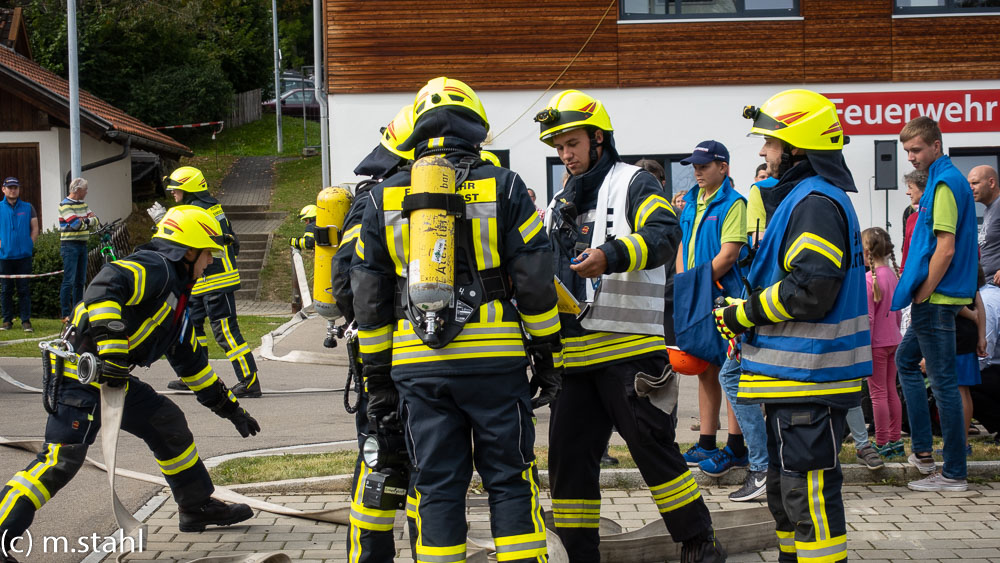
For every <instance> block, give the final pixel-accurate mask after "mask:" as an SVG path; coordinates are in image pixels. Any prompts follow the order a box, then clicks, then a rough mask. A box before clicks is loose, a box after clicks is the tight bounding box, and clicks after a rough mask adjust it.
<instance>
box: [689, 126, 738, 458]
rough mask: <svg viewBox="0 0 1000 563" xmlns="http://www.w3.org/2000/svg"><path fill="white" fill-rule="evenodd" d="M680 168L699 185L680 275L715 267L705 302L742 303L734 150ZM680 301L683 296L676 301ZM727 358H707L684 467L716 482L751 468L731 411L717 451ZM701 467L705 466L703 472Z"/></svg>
mask: <svg viewBox="0 0 1000 563" xmlns="http://www.w3.org/2000/svg"><path fill="white" fill-rule="evenodd" d="M681 164H682V165H684V166H687V165H692V166H694V177H695V180H696V181H697V182H698V183H697V185H695V186H693V187H692V188H691V189H690V190H689V191H688V193H687V195H685V196H684V199H685V200H686V202H687V205H685V206H684V211H682V212H681V215H680V223H681V232H682V233H683V239H682V242H681V247H680V249H679V250H678V252H677V259H676V269H677V272H678V273H680V272H687V271H688V270H692V269H695V268H696V267H698V266H701V265H702V264H705V263H706V262H710V263H711V265H710V266H709V267H710V268H711V272H712V281H713V282H715V285H713V290H712V294H711V295H710V296H709V295H702V296H700V297H701V298H710V299H712V301H713V302H714V301H715V299H716V298H718V297H739V296H740V295H741V294H742V293H743V283H742V281H741V279H740V269H739V266H738V265H737V264H736V262H737V260H738V259H739V256H740V250H742V249H743V245H745V244H746V241H747V236H746V205H747V204H746V199H744V198H743V196H741V195H740V194H739V193H737V192H736V190H734V189H733V186H732V182H731V181H730V180H729V150H728V149H726V147H725V145H723V144H722V143H720V142H718V141H712V140H709V141H703V142H701V143H699V144H698V146H697V147H695V149H694V152H692V154H691V156H689V157H687V158H685V159H684V160H682V161H681ZM676 291H677V289H676V286H675V292H676ZM677 297H680V295H679V294H678V295H676V296H675V299H676V298H677ZM724 356H725V355H723V360H719V359H717V358H711V357H707V356H706V357H703V358H702V359H704V360H707V361H709V362H711V363H710V364H709V366H708V368H706V369H705V371H704V372H702V373H700V374H698V414H699V418H700V429H699V431H700V435H699V437H698V443H697V444H695V445H693V446H691V448H690V449H688V451H687V452H685V453H684V461H686V462H687V464H688V465H689V466H695V465H699V466H700V467H701V468H702V471H705V472H707V473H708V474H710V475H713V476H719V475H722V474H724V473H726V472H727V471H729V470H730V469H731V468H733V467H736V466H739V467H744V466H747V465H748V464H749V461H748V459H747V448H746V444H745V442H744V441H743V435H742V434H741V433H740V431H739V423H737V421H736V417H735V416H734V415H733V414H732V410H731V409H727V411H728V412H729V437H728V440H727V443H726V446H725V447H723V448H721V449H719V448H718V447H717V446H716V441H715V440H716V438H715V433H716V431H717V430H718V425H719V410H720V407H721V406H722V387H721V385H720V384H719V372H720V368H721V365H722V363H723V361H724ZM702 462H706V463H705V465H704V466H702V465H701V463H702Z"/></svg>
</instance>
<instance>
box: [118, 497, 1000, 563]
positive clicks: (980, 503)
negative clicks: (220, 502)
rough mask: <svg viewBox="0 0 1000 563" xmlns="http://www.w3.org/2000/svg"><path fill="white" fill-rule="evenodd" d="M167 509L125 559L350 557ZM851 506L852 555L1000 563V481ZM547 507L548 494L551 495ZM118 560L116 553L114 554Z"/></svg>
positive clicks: (293, 530) (765, 557)
mask: <svg viewBox="0 0 1000 563" xmlns="http://www.w3.org/2000/svg"><path fill="white" fill-rule="evenodd" d="M733 490H734V487H703V488H702V493H703V495H704V497H705V500H706V502H707V503H708V506H709V509H711V510H712V511H713V512H714V511H720V510H739V509H742V508H749V507H753V506H758V505H757V504H755V503H734V502H730V501H729V500H728V499H727V498H726V496H727V495H728V494H729V493H730V492H732V491H733ZM603 495H604V502H603V505H602V511H601V516H604V517H607V518H611V519H613V520H615V521H617V522H618V523H619V524H621V525H622V526H623V528H624V529H625V530H633V529H636V528H639V527H642V526H643V525H645V524H646V523H648V522H650V521H652V520H655V519H658V518H659V516H658V513H657V511H656V507H655V505H654V504H653V502H652V501H651V499H650V496H649V491H648V490H646V489H640V490H605V491H603ZM163 496H164V498H165V500H164V502H163V504H162V506H160V507H159V508H158V509H157V510H156V511H155V512H153V513H152V515H151V516H150V517H149V518H148V519H147V520H146V522H147V524H148V525H149V541H148V544H147V548H146V551H145V552H143V553H135V554H131V555H128V556H126V557H124V558H123V560H124V561H129V562H133V563H138V562H144V561H159V562H166V561H189V560H192V559H195V558H198V557H207V556H210V555H221V554H232V553H239V552H265V551H281V552H283V553H285V554H287V555H288V556H289V557H290V558H291V559H292V560H293V561H302V562H324V563H334V562H336V563H341V562H346V561H347V553H346V549H347V548H346V545H347V543H346V542H347V530H346V527H345V526H339V525H335V524H327V523H321V522H311V521H308V520H302V519H297V518H289V517H283V516H275V515H273V514H268V513H265V512H260V513H258V514H257V516H256V517H255V518H253V519H252V520H250V521H248V522H247V523H244V524H240V525H236V526H233V527H231V528H228V529H210V530H207V531H206V532H204V533H201V534H183V533H179V532H178V531H177V506H176V504H174V502H173V500H172V499H171V498H169V497H168V496H167V495H166V493H163ZM254 496H258V497H260V498H261V499H262V500H266V501H268V502H273V503H277V504H282V505H286V506H289V507H294V508H299V509H303V510H307V509H308V510H317V509H325V508H335V507H337V506H342V505H343V503H346V502H347V501H348V496H347V494H346V493H325V494H301V495H295V494H291V495H289V494H282V495H266V494H261V495H254ZM844 500H845V504H846V507H847V523H848V536H847V537H848V541H847V547H848V557H849V559H851V560H858V559H862V560H864V561H866V562H875V561H886V562H888V561H925V562H932V561H933V562H942V561H958V560H961V561H965V562H980V561H981V562H984V563H985V562H989V561H1000V483H986V484H971V485H970V490H969V491H967V492H963V493H920V492H914V491H910V490H908V489H906V488H905V487H894V486H885V485H865V486H861V485H849V486H845V487H844ZM542 506H543V507H544V508H545V509H546V510H548V509H549V508H550V507H551V501H550V500H549V498H548V492H547V491H543V493H542ZM467 514H468V520H469V522H470V525H471V527H472V530H473V534H474V535H487V534H488V530H489V513H488V506H487V502H486V496H485V495H484V494H474V493H470V495H469V502H468V508H467ZM405 527H406V526H405V519H404V517H403V516H402V512H400V513H399V516H398V517H397V520H396V546H397V548H398V553H397V561H411V558H410V547H409V541H408V539H407V536H406V532H405V531H404V530H405ZM777 559H778V551H777V548H773V549H768V550H765V551H761V552H754V553H741V554H732V555H730V557H729V561H730V562H732V563H749V562H758V561H777ZM106 560H107V561H112V560H113V558H109V559H106Z"/></svg>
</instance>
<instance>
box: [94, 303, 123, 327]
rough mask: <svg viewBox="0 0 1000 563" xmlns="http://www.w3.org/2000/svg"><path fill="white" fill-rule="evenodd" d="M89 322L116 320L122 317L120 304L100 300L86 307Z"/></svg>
mask: <svg viewBox="0 0 1000 563" xmlns="http://www.w3.org/2000/svg"><path fill="white" fill-rule="evenodd" d="M87 314H88V315H90V322H92V323H93V322H97V321H105V320H116V319H121V318H122V306H121V305H120V304H118V303H115V302H114V301H100V302H97V303H94V304H93V305H90V306H89V307H87Z"/></svg>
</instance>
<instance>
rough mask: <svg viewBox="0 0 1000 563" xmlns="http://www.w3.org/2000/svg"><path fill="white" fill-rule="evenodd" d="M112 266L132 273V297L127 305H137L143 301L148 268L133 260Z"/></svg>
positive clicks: (120, 261)
mask: <svg viewBox="0 0 1000 563" xmlns="http://www.w3.org/2000/svg"><path fill="white" fill-rule="evenodd" d="M111 264H113V265H115V266H118V267H119V268H122V269H123V270H127V271H129V272H131V273H132V296H131V297H129V299H128V301H126V302H125V305H136V304H138V303H139V302H140V301H142V298H143V296H145V294H146V268H145V267H144V266H143V265H142V264H139V263H138V262H133V261H132V260H117V261H115V262H112V263H111Z"/></svg>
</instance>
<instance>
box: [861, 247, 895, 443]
mask: <svg viewBox="0 0 1000 563" xmlns="http://www.w3.org/2000/svg"><path fill="white" fill-rule="evenodd" d="M861 247H862V249H863V250H864V259H865V266H868V267H869V268H870V271H869V272H868V274H867V281H868V322H869V324H870V325H871V335H872V376H871V378H870V379H869V380H868V389H869V392H870V393H871V397H872V411H873V413H872V414H873V416H874V418H875V449H876V450H877V451H878V453H879V455H881V456H883V457H891V456H894V455H902V454H903V453H904V452H903V440H902V439H900V431H901V426H902V407H901V405H900V402H899V394H898V393H896V361H895V357H896V347H897V346H899V341H900V340H901V339H902V336H901V335H900V332H899V322H900V317H901V314H900V312H899V311H890V310H889V306H890V305H891V304H892V294H893V292H894V291H895V290H896V283H897V282H898V281H899V280H898V278H897V277H896V271H897V270H898V268H897V267H896V255H895V253H893V244H892V240H891V239H890V238H889V233H887V232H886V231H885V229H882V228H880V227H873V228H871V229H865V230H864V231H863V232H862V233H861ZM890 262H891V263H892V265H891V266H890V265H889V263H890Z"/></svg>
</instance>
